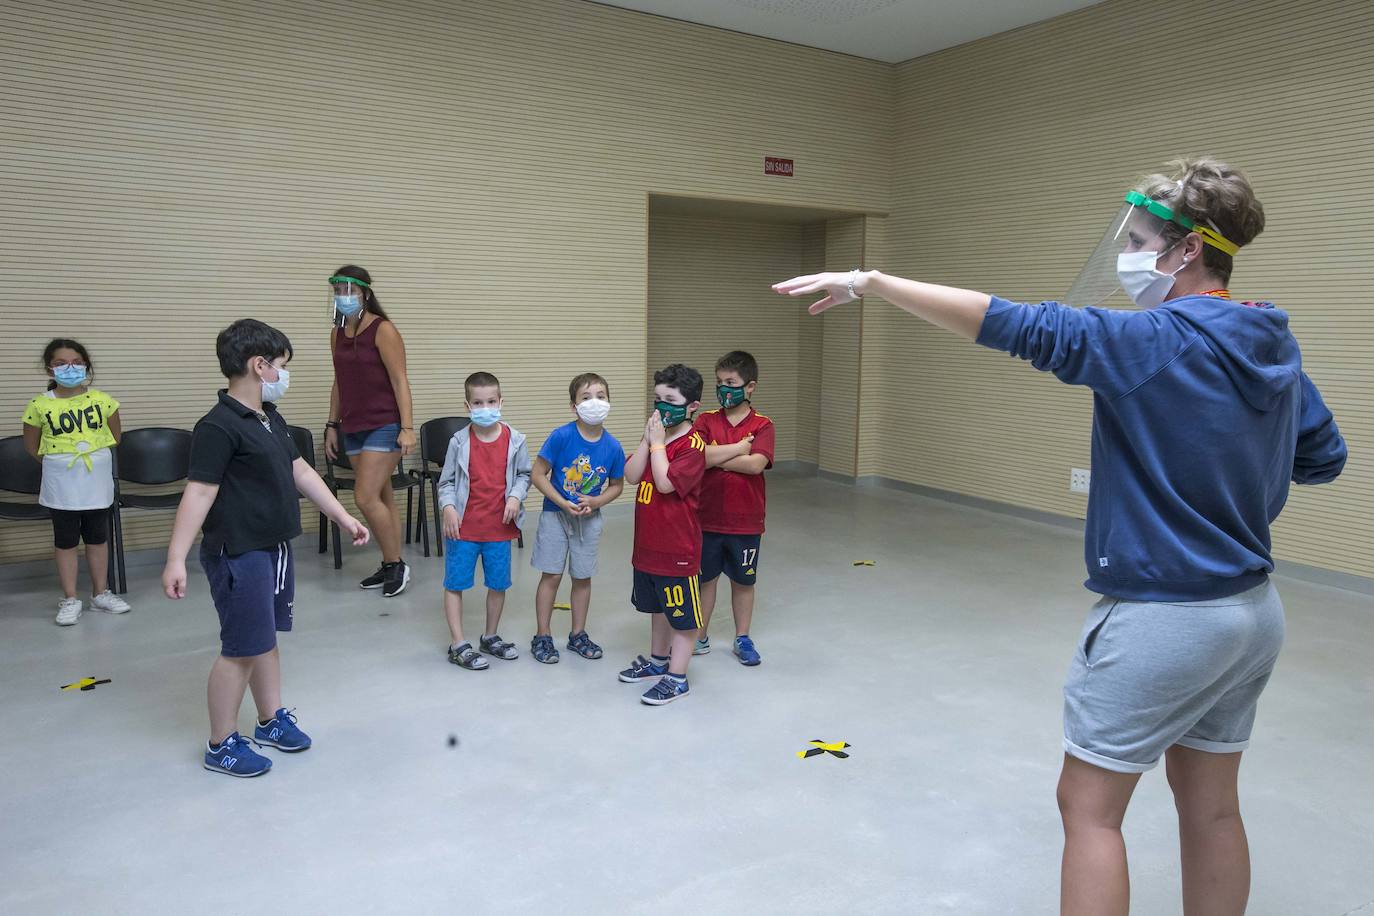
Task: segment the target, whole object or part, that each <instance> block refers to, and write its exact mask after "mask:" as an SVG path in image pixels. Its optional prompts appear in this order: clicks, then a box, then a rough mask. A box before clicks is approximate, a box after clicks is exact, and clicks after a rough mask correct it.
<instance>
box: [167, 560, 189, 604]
mask: <svg viewBox="0 0 1374 916" xmlns="http://www.w3.org/2000/svg"><path fill="white" fill-rule="evenodd" d="M162 590H163V591H164V592H166V593H167V597H168V598H174V599H175V598H185V597H186V561H185V560H183V561H181V562H180V563H178V562H176V561H174V560H168V561H167V565H166V566H164V567H163V568H162Z"/></svg>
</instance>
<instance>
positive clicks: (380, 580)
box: [358, 563, 391, 588]
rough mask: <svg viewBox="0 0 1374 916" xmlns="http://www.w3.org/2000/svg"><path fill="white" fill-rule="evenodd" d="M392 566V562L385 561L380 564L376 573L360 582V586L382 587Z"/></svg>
mask: <svg viewBox="0 0 1374 916" xmlns="http://www.w3.org/2000/svg"><path fill="white" fill-rule="evenodd" d="M390 568H391V564H390V563H383V564H382V565H381V566H378V567H377V571H376V572H375V573H373V574H372V575H370V576H368V577H367V578H366V579H364V580H363V581H361V582H359V583H358V588H381V587H382V586H383V585H385V584H386V571H387V570H388V569H390Z"/></svg>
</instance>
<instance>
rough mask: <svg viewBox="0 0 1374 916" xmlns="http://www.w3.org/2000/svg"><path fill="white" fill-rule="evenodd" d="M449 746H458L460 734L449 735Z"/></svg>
mask: <svg viewBox="0 0 1374 916" xmlns="http://www.w3.org/2000/svg"><path fill="white" fill-rule="evenodd" d="M448 746H449V747H457V746H458V736H457V735H449V736H448Z"/></svg>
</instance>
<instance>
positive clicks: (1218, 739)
mask: <svg viewBox="0 0 1374 916" xmlns="http://www.w3.org/2000/svg"><path fill="white" fill-rule="evenodd" d="M1283 630H1284V626H1283V604H1282V602H1281V601H1280V600H1279V594H1278V592H1277V591H1276V590H1275V588H1274V585H1273V583H1272V582H1270V581H1268V580H1266V581H1265V582H1263V583H1262V584H1260V585H1257V586H1255V587H1254V588H1252V589H1249V590H1248V591H1244V592H1241V593H1240V594H1238V595H1232V596H1230V597H1228V598H1214V599H1212V600H1210V601H1190V602H1186V603H1177V604H1170V603H1165V602H1158V601H1118V600H1116V599H1114V598H1103V599H1102V600H1101V601H1099V602H1097V604H1096V605H1095V606H1094V607H1093V609H1092V612H1091V613H1090V614H1089V615H1088V620H1087V622H1086V623H1085V624H1084V625H1083V632H1082V635H1081V636H1080V637H1079V640H1078V650H1077V651H1076V652H1075V653H1074V658H1073V662H1072V663H1071V664H1070V666H1069V677H1068V681H1067V683H1065V685H1064V750H1065V751H1066V752H1067V753H1069V754H1071V755H1073V756H1074V757H1077V758H1078V759H1079V760H1083V761H1086V762H1087V763H1091V764H1093V765H1094V766H1099V767H1102V768H1103V769H1105V770H1114V771H1116V772H1118V773H1143V772H1145V771H1146V770H1148V769H1150V768H1151V767H1153V766H1154V765H1155V764H1156V763H1158V762H1159V758H1160V757H1161V756H1163V754H1164V752H1165V751H1167V750H1168V749H1169V748H1170V747H1172V746H1174V745H1175V744H1179V745H1182V746H1183V747H1187V748H1192V749H1193V750H1198V751H1208V752H1210V753H1214V754H1232V753H1236V752H1238V751H1243V750H1245V748H1246V747H1247V746H1248V745H1249V743H1250V730H1251V728H1252V727H1253V725H1254V724H1255V709H1256V707H1257V706H1258V704H1259V698H1260V694H1261V693H1262V692H1263V691H1264V686H1265V684H1266V683H1268V681H1269V675H1270V673H1271V672H1272V671H1273V670H1274V660H1275V659H1276V658H1278V654H1279V649H1280V648H1281V647H1282V646H1283Z"/></svg>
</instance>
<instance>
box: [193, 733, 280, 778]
mask: <svg viewBox="0 0 1374 916" xmlns="http://www.w3.org/2000/svg"><path fill="white" fill-rule="evenodd" d="M248 744H249V741H248V739H247V738H245V737H243V736H242V735H240V734H239V733H238V732H234V733H233V734H232V735H230V736H229V737H228V738H225V739H224V743H223V744H221V745H220V746H219V747H217V748H211V747H210V743H209V742H208V741H207V742H206V743H205V769H207V770H213V771H215V772H217V773H224V774H225V775H226V776H238V777H240V778H243V779H247V778H249V777H251V776H261V775H262V774H263V773H266V772H267V771H268V770H270V769H272V761H270V760H268V759H267V758H266V757H264V756H262V755H261V754H259V753H257V752H256V751H254V750H253V749H252V748H250V747H249V746H248Z"/></svg>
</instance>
